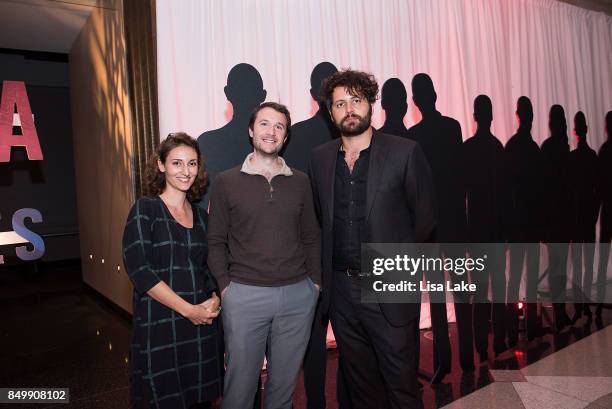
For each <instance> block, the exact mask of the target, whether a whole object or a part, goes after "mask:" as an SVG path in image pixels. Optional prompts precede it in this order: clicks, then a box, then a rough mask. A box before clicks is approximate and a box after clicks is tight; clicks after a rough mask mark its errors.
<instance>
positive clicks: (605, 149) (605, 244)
mask: <svg viewBox="0 0 612 409" xmlns="http://www.w3.org/2000/svg"><path fill="white" fill-rule="evenodd" d="M605 131H606V134H607V135H608V139H607V140H606V141H605V142H604V143H603V145H601V148H599V153H598V159H599V178H598V180H599V186H600V188H599V192H600V196H601V202H602V203H601V218H600V220H599V266H598V268H597V311H596V315H597V317H598V319H601V311H602V303H603V302H604V300H605V296H606V279H607V277H606V276H607V273H608V258H609V256H610V238H611V237H612V142H610V134H612V111H608V113H607V114H606V128H605ZM596 322H597V321H596Z"/></svg>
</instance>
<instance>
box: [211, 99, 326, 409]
mask: <svg viewBox="0 0 612 409" xmlns="http://www.w3.org/2000/svg"><path fill="white" fill-rule="evenodd" d="M290 126H291V118H290V115H289V111H288V110H287V108H286V107H285V106H283V105H280V104H277V103H273V102H267V103H263V104H261V105H260V106H259V107H258V108H256V109H255V111H254V112H253V114H252V115H251V119H250V121H249V135H250V137H251V141H252V144H253V152H252V153H250V154H249V155H248V156H247V157H246V159H245V161H244V163H243V164H242V165H241V166H238V167H235V168H232V169H229V170H227V171H225V172H223V173H221V174H220V175H219V176H218V178H217V180H216V183H215V186H214V188H213V191H212V194H211V199H210V216H209V219H210V220H209V232H208V244H209V254H208V266H209V268H210V270H211V272H212V273H213V275H214V276H215V277H216V279H217V281H218V283H219V288H220V290H221V294H222V306H223V311H222V315H223V327H224V331H225V351H226V353H227V371H226V375H225V389H224V398H223V403H222V408H223V409H244V408H248V407H250V406H251V405H252V403H253V397H254V396H255V392H256V389H257V381H258V375H259V372H260V370H261V367H262V364H263V359H264V355H265V356H266V357H267V360H268V380H267V383H266V395H265V404H264V406H265V407H266V408H271V407H274V408H288V409H289V408H291V402H292V397H293V391H294V389H295V383H296V379H297V376H298V372H299V369H300V365H301V363H302V358H303V356H304V352H305V350H306V346H307V343H308V338H309V336H310V329H311V324H312V320H313V314H314V309H315V305H316V302H317V299H318V297H319V287H320V277H321V257H320V251H321V247H320V246H321V244H320V232H319V225H318V222H317V219H316V216H315V212H314V206H313V200H312V193H311V189H310V183H309V180H308V177H307V176H306V175H305V174H304V173H302V172H299V171H297V170H295V169H291V168H289V167H288V166H287V165H286V164H285V161H284V160H283V159H282V158H281V157H279V156H278V153H279V152H280V150H281V148H282V146H283V144H284V143H285V141H286V139H287V132H288V129H289V127H290Z"/></svg>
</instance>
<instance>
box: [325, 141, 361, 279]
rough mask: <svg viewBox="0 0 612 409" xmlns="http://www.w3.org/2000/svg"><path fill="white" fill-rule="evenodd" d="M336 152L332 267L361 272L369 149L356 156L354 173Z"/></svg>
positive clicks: (342, 153) (340, 154)
mask: <svg viewBox="0 0 612 409" xmlns="http://www.w3.org/2000/svg"><path fill="white" fill-rule="evenodd" d="M344 154H345V152H344V151H343V150H339V151H338V160H337V161H336V172H335V180H334V227H333V230H334V250H333V258H332V263H333V268H334V270H338V271H344V270H346V269H347V268H350V269H354V270H360V269H361V241H362V236H363V229H364V223H365V216H366V214H365V213H366V193H367V182H368V167H369V162H370V148H369V147H368V148H366V149H364V150H362V151H361V152H360V153H359V158H358V159H357V161H356V162H355V165H354V167H353V172H351V171H350V170H349V167H348V165H347V163H346V160H345V159H344V156H345V155H344Z"/></svg>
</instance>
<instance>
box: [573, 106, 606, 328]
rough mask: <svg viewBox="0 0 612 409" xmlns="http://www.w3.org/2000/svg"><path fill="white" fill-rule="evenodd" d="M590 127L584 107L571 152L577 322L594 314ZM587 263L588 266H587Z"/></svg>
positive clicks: (595, 206)
mask: <svg viewBox="0 0 612 409" xmlns="http://www.w3.org/2000/svg"><path fill="white" fill-rule="evenodd" d="M587 132H588V127H587V123H586V117H585V116H584V113H583V112H582V111H578V112H577V113H576V115H575V116H574V133H575V135H576V137H577V138H578V146H577V147H576V149H574V150H573V151H571V152H570V191H571V195H572V211H573V214H572V224H573V225H572V237H571V238H572V293H573V296H574V307H575V308H574V309H575V313H574V317H573V318H572V323H576V321H578V320H579V319H580V318H581V317H582V314H583V313H584V314H586V315H587V316H588V317H589V318H590V317H591V315H592V314H591V310H590V308H589V306H588V303H589V302H591V286H592V285H593V261H594V257H595V224H596V223H597V217H598V216H599V214H598V213H599V201H600V199H599V192H598V188H599V186H598V183H597V178H598V169H597V164H598V160H597V154H596V153H595V151H594V150H593V149H591V148H590V147H589V144H588V143H587ZM583 264H584V267H583Z"/></svg>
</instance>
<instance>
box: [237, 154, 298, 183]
mask: <svg viewBox="0 0 612 409" xmlns="http://www.w3.org/2000/svg"><path fill="white" fill-rule="evenodd" d="M252 157H253V152H251V153H249V154H248V155H247V157H246V158H245V159H244V162H242V168H240V171H241V172H243V173H246V174H247V175H261V176H266V175H264V174H263V173H261V172H260V171H259V169H256V168H255V167H254V166H253V165H252V164H251V158H252ZM278 160H279V161H280V164H281V167H280V170H279V171H278V172H276V173H275V174H273V175H272V177H274V176H277V175H283V176H291V175H293V171H292V170H291V168H290V167H289V166H287V163H286V162H285V160H284V159H283V158H281V157H280V156H279V157H278Z"/></svg>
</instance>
